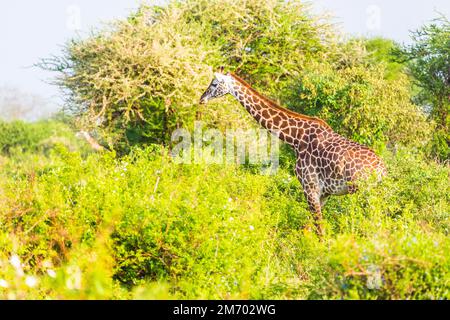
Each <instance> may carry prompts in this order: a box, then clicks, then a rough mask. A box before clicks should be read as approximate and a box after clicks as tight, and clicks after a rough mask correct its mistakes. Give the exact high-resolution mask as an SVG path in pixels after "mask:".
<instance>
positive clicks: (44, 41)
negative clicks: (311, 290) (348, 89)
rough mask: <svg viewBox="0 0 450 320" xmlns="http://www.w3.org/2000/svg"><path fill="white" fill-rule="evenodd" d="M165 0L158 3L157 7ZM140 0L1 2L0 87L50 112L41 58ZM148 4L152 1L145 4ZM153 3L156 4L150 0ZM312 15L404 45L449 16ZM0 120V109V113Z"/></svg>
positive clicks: (384, 3)
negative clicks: (37, 100)
mask: <svg viewBox="0 0 450 320" xmlns="http://www.w3.org/2000/svg"><path fill="white" fill-rule="evenodd" d="M163 1H164V0H159V1H158V2H159V3H161V2H163ZM140 2H142V1H139V0H120V1H119V0H116V1H111V0H109V1H107V0H58V1H55V0H39V1H33V0H2V1H1V3H0V41H1V50H0V88H2V87H5V86H6V87H8V88H16V89H19V90H21V91H22V92H24V93H30V94H33V95H39V96H41V97H43V98H44V99H45V101H47V102H48V105H50V108H52V109H55V108H57V106H58V105H60V104H61V100H60V99H59V98H58V96H59V93H58V89H57V88H55V87H54V86H52V85H50V84H48V83H46V81H48V80H51V78H50V77H51V74H49V73H46V72H44V71H42V70H40V69H38V68H35V67H32V66H33V64H35V63H37V62H38V61H39V59H40V58H45V57H49V56H50V55H58V54H60V52H61V47H62V45H63V44H64V43H65V42H66V41H67V40H69V39H70V38H72V37H76V36H78V35H85V34H86V33H87V32H88V31H89V30H90V29H92V28H100V27H101V26H102V23H104V22H107V21H109V20H112V19H116V18H124V17H126V16H127V15H128V14H129V13H130V11H132V10H133V9H135V8H137V7H138V5H139V3H140ZM147 2H152V1H147ZM153 2H155V1H153ZM310 2H312V4H313V8H314V11H315V12H324V11H327V12H329V13H330V14H332V15H333V16H334V17H335V18H334V22H336V23H337V24H338V25H339V26H340V27H341V28H342V30H343V31H344V32H346V33H349V34H351V35H364V36H374V35H382V36H384V37H388V38H391V39H394V40H396V41H399V42H408V41H409V30H414V29H416V28H418V27H419V26H421V25H422V24H424V23H426V22H428V21H429V20H430V19H433V18H435V17H437V16H438V12H440V13H443V14H445V15H446V16H447V17H450V1H448V0H427V1H412V0H409V1H408V0H312V1H310ZM0 117H1V110H0Z"/></svg>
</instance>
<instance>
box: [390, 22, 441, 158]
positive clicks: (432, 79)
mask: <svg viewBox="0 0 450 320" xmlns="http://www.w3.org/2000/svg"><path fill="white" fill-rule="evenodd" d="M412 38H413V40H414V42H413V44H412V45H409V46H404V47H403V48H402V49H401V50H398V51H397V56H398V57H399V58H400V60H402V61H406V62H407V65H408V70H409V72H410V74H411V75H412V76H413V79H414V83H415V84H416V86H417V88H418V93H417V94H416V95H415V97H414V98H415V100H416V101H417V103H418V104H420V105H422V106H423V108H424V109H425V110H427V112H428V114H429V117H430V119H433V120H434V121H435V122H436V123H437V128H436V131H435V132H434V135H433V144H432V151H433V153H434V154H435V155H436V156H438V157H439V158H440V159H442V160H448V159H449V158H450V131H449V128H450V22H449V21H448V20H447V18H445V17H443V16H442V17H440V18H439V19H436V21H434V23H431V24H429V25H425V26H423V27H422V28H420V29H419V30H416V31H415V32H414V33H413V35H412Z"/></svg>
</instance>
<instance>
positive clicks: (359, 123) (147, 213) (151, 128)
mask: <svg viewBox="0 0 450 320" xmlns="http://www.w3.org/2000/svg"><path fill="white" fill-rule="evenodd" d="M395 48H398V47H397V45H396V44H394V43H393V42H391V41H389V40H385V39H351V40H346V41H344V40H343V39H341V38H339V37H338V36H337V34H336V33H335V32H334V30H333V28H332V26H331V25H330V24H328V22H327V21H326V20H325V19H322V18H321V17H319V16H314V15H312V14H311V13H310V11H309V8H308V6H306V5H305V4H303V2H297V1H289V2H286V1H256V0H255V1H253V0H250V1H223V0H222V1H215V0H214V1H206V0H205V1H203V0H198V1H191V0H188V1H172V2H170V3H168V4H167V5H165V6H162V7H158V6H152V7H148V6H143V7H141V8H140V9H139V10H138V11H137V12H136V13H134V14H132V15H131V16H130V17H129V18H128V19H127V20H124V21H117V22H115V23H114V24H113V25H112V26H111V27H110V28H107V29H105V30H102V31H99V32H97V33H96V34H94V35H93V36H90V37H88V38H86V39H77V40H73V41H71V42H70V43H68V44H67V46H66V51H65V54H64V56H62V57H60V58H56V59H51V60H46V61H44V66H45V67H46V68H50V69H53V70H55V71H57V72H59V78H58V81H57V83H58V84H59V85H60V86H61V87H62V88H63V89H64V90H65V91H66V93H67V94H68V96H67V97H68V98H69V99H68V101H67V102H68V105H67V107H68V108H69V109H70V111H71V112H72V116H73V117H71V118H70V119H69V120H65V121H61V119H59V120H48V121H42V122H37V123H23V122H11V123H7V122H0V129H1V130H0V248H1V250H0V298H7V299H41V298H45V299H130V298H136V299H168V298H181V299H199V298H204V299H448V298H450V280H449V279H450V255H449V254H448V252H449V249H450V237H449V233H450V215H449V213H450V184H449V177H450V168H449V166H448V164H446V163H445V162H443V161H440V162H438V161H435V160H434V159H433V155H434V153H430V144H429V141H430V140H432V136H433V133H434V132H436V128H438V130H441V129H442V123H440V122H439V121H438V120H436V119H435V118H433V117H429V116H428V115H429V114H427V113H426V112H424V111H423V109H422V108H421V107H420V105H418V104H417V103H418V102H417V99H414V96H415V95H416V94H417V90H415V88H414V85H413V83H415V81H418V80H417V79H416V78H415V77H414V74H405V70H407V68H411V66H410V65H409V64H408V62H398V61H397V62H395V61H394V60H393V59H394V57H395V55H394V54H393V53H392V52H393V51H395ZM427 61H428V60H427ZM220 64H224V65H227V66H228V67H229V68H230V69H231V70H235V71H236V70H239V73H240V74H242V75H243V76H244V77H245V78H246V79H247V80H249V82H251V83H252V84H254V85H255V87H256V88H257V89H260V90H261V91H262V92H264V93H266V94H268V95H269V96H271V97H272V98H273V99H276V100H278V101H280V103H282V104H283V105H285V106H287V107H289V108H291V109H293V110H296V111H299V112H303V113H306V114H311V115H317V116H320V117H321V118H323V119H325V120H327V121H328V122H329V124H330V125H331V126H332V127H333V128H334V129H335V130H336V131H338V132H340V133H342V134H343V135H345V136H347V137H349V138H352V139H354V140H357V141H359V142H362V143H365V144H367V145H370V146H372V147H374V148H375V149H376V150H377V153H379V154H380V155H381V157H382V158H383V159H384V161H385V162H386V165H387V168H388V172H389V174H388V176H387V177H386V178H385V179H383V181H382V182H381V183H376V182H374V181H372V180H368V181H365V182H362V184H361V185H360V190H359V192H358V193H356V194H353V195H346V196H340V197H332V198H330V200H329V201H328V203H327V205H326V206H325V209H324V216H325V224H326V225H325V228H326V231H327V232H326V236H325V237H324V238H323V239H322V240H320V239H318V237H317V236H316V235H315V233H314V232H313V231H311V230H313V228H312V227H311V226H312V224H313V221H312V217H311V214H310V213H309V211H308V208H307V204H306V201H305V199H304V196H303V192H302V189H301V186H300V183H299V182H298V180H297V178H296V177H295V175H294V173H293V165H294V161H295V160H294V157H293V154H292V151H290V150H288V149H287V148H282V150H281V154H280V168H279V169H278V170H277V171H276V172H275V173H274V174H273V175H267V174H261V173H260V172H261V170H260V169H261V168H260V167H259V165H241V166H239V165H235V164H207V161H202V160H204V159H200V161H198V162H197V163H195V164H180V163H177V162H176V161H175V160H174V159H173V158H172V157H171V156H170V151H171V149H170V148H171V146H170V135H171V133H172V131H173V130H174V129H176V128H180V127H184V128H187V129H192V126H193V121H194V120H195V119H202V120H203V121H204V122H205V124H206V126H208V127H213V128H217V129H218V130H221V131H223V130H225V129H227V128H251V127H252V126H255V125H256V124H254V123H253V122H252V119H251V118H250V117H249V116H248V115H247V114H246V113H245V111H243V110H242V108H239V107H238V106H237V105H236V104H235V103H234V102H232V100H228V99H223V100H219V101H217V102H215V103H213V104H211V105H208V106H200V105H198V103H197V102H198V99H199V96H200V94H201V93H202V92H203V90H204V89H205V88H206V86H207V85H208V83H209V81H210V80H211V74H212V72H211V71H212V70H211V68H210V67H209V66H211V65H220ZM74 127H75V128H77V129H80V128H81V129H83V130H86V131H89V130H91V131H96V133H97V134H98V136H99V137H100V140H101V142H102V143H104V144H107V145H108V146H109V148H107V149H108V150H104V151H103V152H97V153H96V152H94V151H93V150H91V149H89V148H88V145H87V144H86V143H83V142H82V141H81V140H80V139H79V138H77V137H76V134H75V131H74ZM444 129H445V130H448V127H445V126H444ZM109 150H112V151H109ZM440 150H443V149H440ZM444 160H445V159H444Z"/></svg>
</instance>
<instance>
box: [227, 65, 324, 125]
mask: <svg viewBox="0 0 450 320" xmlns="http://www.w3.org/2000/svg"><path fill="white" fill-rule="evenodd" d="M230 75H231V76H232V77H233V78H235V79H236V80H237V81H238V82H239V83H240V84H242V85H243V86H244V87H246V88H247V89H249V90H250V91H251V92H252V93H253V94H254V95H256V96H258V97H259V98H260V99H261V100H263V101H264V102H266V103H267V104H269V105H270V106H271V107H273V108H275V109H277V110H280V111H282V112H284V113H286V114H288V115H289V116H292V117H295V118H299V119H303V120H310V121H313V122H316V123H318V124H320V125H322V126H324V127H326V128H328V129H331V127H330V126H329V124H328V123H326V122H325V121H324V120H322V119H320V118H317V117H310V116H307V115H304V114H300V113H297V112H295V111H292V110H289V109H287V108H284V107H282V106H280V105H279V104H278V103H276V102H275V101H273V100H271V99H269V98H268V97H266V96H264V95H262V94H261V93H259V92H258V91H256V90H255V89H253V87H252V86H251V85H250V84H249V83H248V82H246V81H245V80H244V79H242V78H241V77H239V76H237V75H236V74H234V73H232V72H230Z"/></svg>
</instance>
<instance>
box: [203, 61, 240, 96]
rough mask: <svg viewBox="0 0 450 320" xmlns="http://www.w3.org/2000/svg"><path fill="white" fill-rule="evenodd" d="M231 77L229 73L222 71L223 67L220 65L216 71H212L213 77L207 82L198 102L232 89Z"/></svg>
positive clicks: (226, 92)
mask: <svg viewBox="0 0 450 320" xmlns="http://www.w3.org/2000/svg"><path fill="white" fill-rule="evenodd" d="M232 83H233V78H232V77H231V75H230V73H226V74H224V73H223V67H220V68H219V70H218V71H217V72H215V73H214V79H213V80H212V81H211V83H210V84H209V87H208V89H206V91H205V92H204V93H203V94H202V97H201V98H200V103H201V104H203V103H207V102H208V101H209V100H212V99H215V98H220V97H222V96H224V95H226V94H228V93H231V90H232V87H233V86H232Z"/></svg>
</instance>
